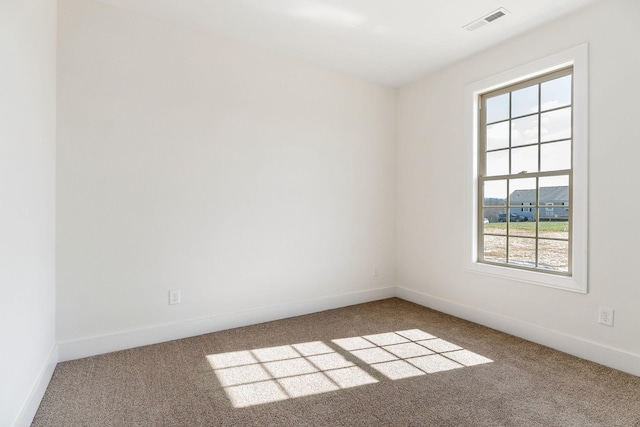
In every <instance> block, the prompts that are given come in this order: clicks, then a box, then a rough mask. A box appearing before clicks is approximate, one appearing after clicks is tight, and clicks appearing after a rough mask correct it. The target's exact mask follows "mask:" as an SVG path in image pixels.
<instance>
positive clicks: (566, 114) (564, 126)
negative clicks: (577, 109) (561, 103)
mask: <svg viewBox="0 0 640 427" xmlns="http://www.w3.org/2000/svg"><path fill="white" fill-rule="evenodd" d="M541 121H542V123H541V126H540V133H541V135H540V141H541V142H546V141H555V140H558V139H568V138H571V107H568V108H562V109H560V110H554V111H549V112H548V113H542V114H541Z"/></svg>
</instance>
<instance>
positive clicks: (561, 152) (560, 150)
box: [540, 140, 571, 172]
mask: <svg viewBox="0 0 640 427" xmlns="http://www.w3.org/2000/svg"><path fill="white" fill-rule="evenodd" d="M563 169H571V140H568V141H560V142H551V143H548V144H542V145H541V146H540V170H542V171H543V172H546V171H554V170H563Z"/></svg>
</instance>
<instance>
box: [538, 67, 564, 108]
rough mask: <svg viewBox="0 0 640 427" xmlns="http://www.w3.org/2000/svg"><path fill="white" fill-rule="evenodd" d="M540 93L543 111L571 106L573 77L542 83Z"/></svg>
mask: <svg viewBox="0 0 640 427" xmlns="http://www.w3.org/2000/svg"><path fill="white" fill-rule="evenodd" d="M540 92H541V95H540V96H541V97H540V100H541V101H542V102H541V105H542V110H543V111H545V110H550V109H552V108H558V107H564V106H565V105H571V76H570V75H569V76H564V77H560V78H559V79H554V80H550V81H548V82H544V83H542V85H541V88H540Z"/></svg>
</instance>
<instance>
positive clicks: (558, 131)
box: [477, 67, 573, 275]
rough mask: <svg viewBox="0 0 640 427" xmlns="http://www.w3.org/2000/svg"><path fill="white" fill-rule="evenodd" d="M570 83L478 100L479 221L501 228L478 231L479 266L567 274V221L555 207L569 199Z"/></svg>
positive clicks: (562, 74) (557, 74) (568, 79)
mask: <svg viewBox="0 0 640 427" xmlns="http://www.w3.org/2000/svg"><path fill="white" fill-rule="evenodd" d="M572 77H573V67H569V68H565V69H562V70H559V71H554V72H552V73H549V74H545V75H543V76H540V77H536V78H534V79H529V80H526V81H524V82H519V83H517V84H514V85H510V86H507V87H504V88H500V89H497V90H494V91H491V92H488V93H484V94H482V95H481V96H480V104H479V105H480V120H479V143H480V149H479V152H480V155H479V156H478V162H479V166H478V171H479V175H478V184H479V188H478V193H479V195H480V196H481V197H479V198H478V200H479V203H478V207H479V209H480V213H481V215H479V216H478V217H479V218H488V217H496V216H498V217H500V216H501V215H504V218H505V221H504V222H495V223H492V222H489V223H483V224H482V226H479V227H478V232H479V236H478V239H477V242H478V261H479V262H485V263H493V264H508V265H509V266H510V267H514V268H522V269H533V270H544V271H545V272H548V273H551V274H564V275H569V274H571V268H570V262H569V260H570V259H571V215H567V216H554V207H555V206H556V205H557V206H562V203H565V202H568V201H569V198H570V197H571V184H570V183H571V181H572V169H571V152H572V149H571V147H572V135H573V132H572V99H573V96H572V93H573V90H572V88H573V85H572ZM525 206H526V207H525ZM528 206H533V207H534V208H533V209H532V208H530V207H528ZM542 206H552V207H551V208H549V207H546V208H544V209H542ZM507 212H509V215H506V213H507ZM513 213H515V215H511V214H513Z"/></svg>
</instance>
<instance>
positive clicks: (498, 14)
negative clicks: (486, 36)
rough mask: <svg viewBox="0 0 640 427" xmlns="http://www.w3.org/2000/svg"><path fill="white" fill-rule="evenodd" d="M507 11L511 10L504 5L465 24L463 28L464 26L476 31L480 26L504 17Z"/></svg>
mask: <svg viewBox="0 0 640 427" xmlns="http://www.w3.org/2000/svg"><path fill="white" fill-rule="evenodd" d="M507 13H509V11H508V10H507V9H505V8H504V7H501V8H499V9H496V10H494V11H493V12H491V13H489V14H487V15H485V16H483V17H482V18H480V19H476V20H475V21H473V22H470V23H468V24H467V25H465V26H464V27H462V28H464V29H466V30H469V31H475V30H477V29H478V28H480V27H484V26H485V25H487V24H490V23H492V22H493V21H495V20H496V19H498V18H502V17H503V16H505V15H506V14H507Z"/></svg>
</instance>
